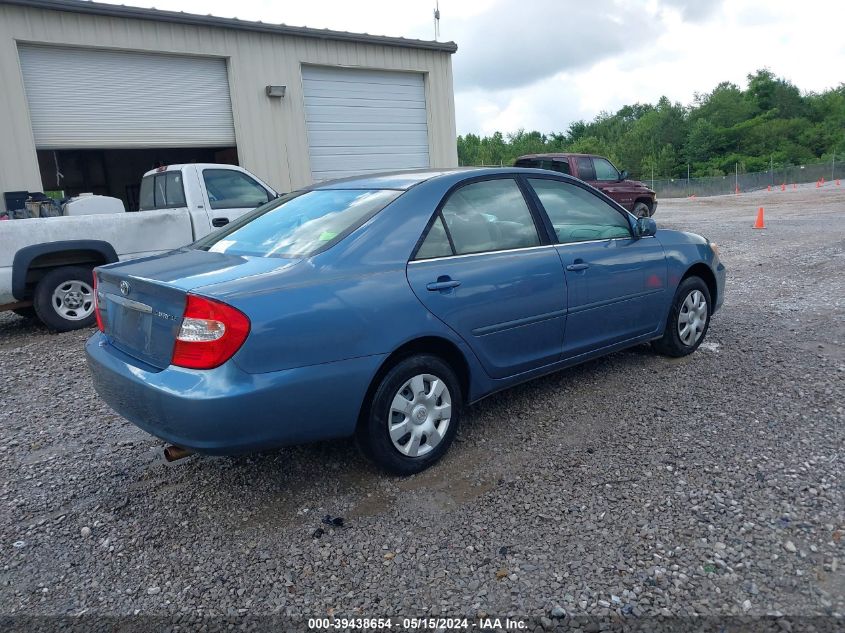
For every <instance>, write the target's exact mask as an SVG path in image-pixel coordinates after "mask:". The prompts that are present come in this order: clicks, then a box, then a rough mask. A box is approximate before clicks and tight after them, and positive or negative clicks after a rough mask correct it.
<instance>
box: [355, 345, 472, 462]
mask: <svg viewBox="0 0 845 633" xmlns="http://www.w3.org/2000/svg"><path fill="white" fill-rule="evenodd" d="M462 404H463V400H462V394H461V387H460V383H459V382H458V379H457V377H456V376H455V372H454V371H452V368H451V367H449V365H447V364H446V363H445V362H443V361H442V360H441V359H440V358H438V357H437V356H431V355H428V354H420V355H415V356H411V357H408V358H405V359H403V360H401V361H400V362H398V363H397V364H396V365H394V366H393V367H392V368H391V369H390V370H389V371H388V372H387V373H386V374H385V375H384V377H383V378H382V379H381V381H380V383H379V385H378V388H377V389H376V391H375V394H374V395H373V399H372V402H371V403H370V405H369V407H368V411H367V412H366V414H365V417H364V419H363V420H362V421H361V424H360V425H359V427H358V442H359V444H360V446H361V448H362V449H363V451H364V453H365V454H366V455H367V456H368V457H369V458H370V459H372V460H373V461H374V462H375V463H376V464H378V465H379V466H381V467H382V468H384V469H385V470H387V471H390V472H392V473H395V474H398V475H411V474H414V473H418V472H420V471H422V470H425V469H426V468H428V467H429V466H431V465H432V464H434V463H435V462H436V461H437V460H439V459H440V458H441V457H443V455H444V454H445V453H446V451H447V450H448V449H449V445H450V444H451V443H452V440H454V438H455V434H456V433H457V431H458V423H459V422H460V415H461V405H462Z"/></svg>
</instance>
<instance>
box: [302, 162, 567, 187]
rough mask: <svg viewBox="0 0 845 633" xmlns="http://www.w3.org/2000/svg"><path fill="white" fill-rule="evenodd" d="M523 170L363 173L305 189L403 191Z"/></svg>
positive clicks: (490, 169) (468, 169) (513, 168)
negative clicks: (449, 179) (434, 182)
mask: <svg viewBox="0 0 845 633" xmlns="http://www.w3.org/2000/svg"><path fill="white" fill-rule="evenodd" d="M525 171H529V170H527V169H524V168H520V167H450V168H443V169H436V168H430V169H415V170H408V171H391V172H383V173H376V174H364V175H361V176H351V177H349V178H340V179H338V180H327V181H324V182H320V183H315V184H314V185H312V186H311V187H308V188H307V189H309V190H317V189H397V190H400V191H405V190H407V189H410V188H411V187H413V186H414V185H418V184H420V183H422V182H426V181H428V180H434V179H437V178H446V177H453V178H454V177H455V176H465V177H467V178H471V177H475V176H484V175H495V174H512V173H523V172H525ZM531 171H538V170H531ZM549 173H555V172H549Z"/></svg>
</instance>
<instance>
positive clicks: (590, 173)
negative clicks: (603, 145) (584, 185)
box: [575, 156, 596, 180]
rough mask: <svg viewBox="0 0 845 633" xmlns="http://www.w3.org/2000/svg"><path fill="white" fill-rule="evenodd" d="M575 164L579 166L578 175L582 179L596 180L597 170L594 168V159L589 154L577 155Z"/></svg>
mask: <svg viewBox="0 0 845 633" xmlns="http://www.w3.org/2000/svg"><path fill="white" fill-rule="evenodd" d="M575 164H576V165H577V166H578V177H579V178H580V179H581V180H595V179H596V170H595V169H594V168H593V159H592V158H590V157H589V156H576V157H575Z"/></svg>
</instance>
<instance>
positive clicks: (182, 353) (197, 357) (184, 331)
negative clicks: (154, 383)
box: [170, 294, 249, 369]
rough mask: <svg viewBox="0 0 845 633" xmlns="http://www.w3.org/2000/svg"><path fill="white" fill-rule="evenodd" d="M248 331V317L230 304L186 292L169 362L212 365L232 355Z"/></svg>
mask: <svg viewBox="0 0 845 633" xmlns="http://www.w3.org/2000/svg"><path fill="white" fill-rule="evenodd" d="M248 334H249V319H248V318H247V317H246V315H245V314H244V313H243V312H241V311H240V310H236V309H235V308H233V307H232V306H230V305H226V304H225V303H221V302H220V301H214V300H213V299H206V298H205V297H199V296H197V295H191V294H189V295H188V301H187V303H186V304H185V314H184V316H183V318H182V327H181V329H180V330H179V335H178V336H177V337H176V345H175V346H174V347H173V358H172V359H171V361H170V362H171V363H172V364H173V365H177V366H179V367H189V368H191V369H214V368H215V367H219V366H220V365H222V364H223V363H225V362H226V361H227V360H229V359H230V358H232V356H234V354H235V352H237V351H238V349H240V347H241V345H243V342H244V341H245V340H246V337H247V335H248Z"/></svg>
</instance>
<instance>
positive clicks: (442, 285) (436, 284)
mask: <svg viewBox="0 0 845 633" xmlns="http://www.w3.org/2000/svg"><path fill="white" fill-rule="evenodd" d="M460 285H461V282H460V281H458V280H456V279H450V278H449V277H440V279H438V280H437V281H432V282H431V283H430V284H426V290H431V291H432V292H436V291H438V290H450V289H451V288H457V287H458V286H460Z"/></svg>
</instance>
